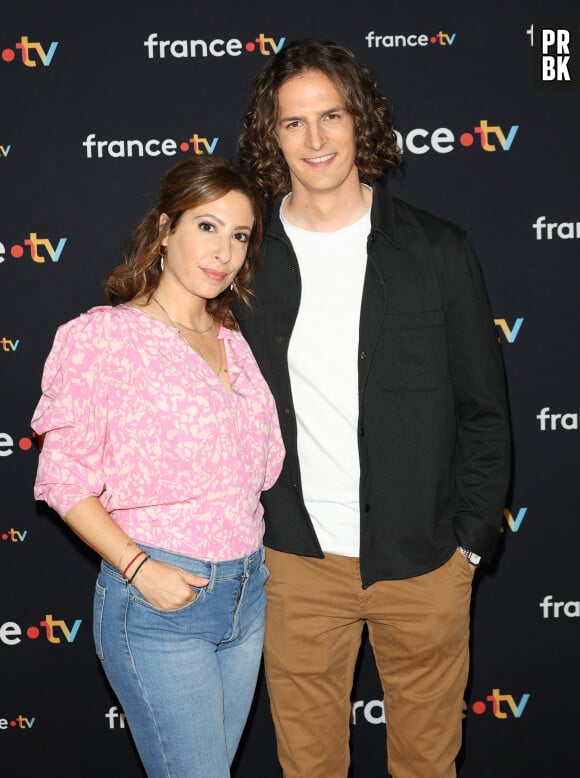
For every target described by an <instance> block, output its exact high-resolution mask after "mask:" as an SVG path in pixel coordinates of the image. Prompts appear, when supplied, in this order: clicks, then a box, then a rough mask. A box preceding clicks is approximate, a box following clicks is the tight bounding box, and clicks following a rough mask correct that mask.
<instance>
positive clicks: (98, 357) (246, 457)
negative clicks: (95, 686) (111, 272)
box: [32, 305, 284, 561]
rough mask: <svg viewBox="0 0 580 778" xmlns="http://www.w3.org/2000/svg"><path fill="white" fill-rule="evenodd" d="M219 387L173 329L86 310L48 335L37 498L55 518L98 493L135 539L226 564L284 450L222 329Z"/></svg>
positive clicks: (249, 360) (241, 350)
mask: <svg viewBox="0 0 580 778" xmlns="http://www.w3.org/2000/svg"><path fill="white" fill-rule="evenodd" d="M219 337H220V338H223V340H224V345H225V349H226V356H227V364H228V374H229V378H230V384H231V388H232V391H229V390H228V389H227V388H226V387H225V386H224V385H223V384H222V382H221V381H220V380H219V379H218V378H217V376H216V375H215V374H214V372H213V371H212V370H211V369H210V368H209V367H208V365H207V364H206V363H205V362H204V361H203V360H202V359H201V357H200V356H199V355H198V354H197V353H196V352H195V351H193V349H191V348H190V347H189V346H188V345H187V344H186V343H185V342H184V340H183V339H182V338H181V336H180V335H179V333H178V331H177V329H175V328H174V327H171V326H168V325H166V324H163V323H162V322H159V321H157V320H156V319H154V318H153V317H151V316H149V315H148V314H147V313H144V312H143V311H140V310H138V309H136V308H133V307H130V306H127V305H119V306H117V307H108V306H101V307H97V308H92V309H91V310H90V311H88V312H87V313H84V314H82V315H81V316H79V317H78V318H77V319H73V320H72V321H70V322H68V323H67V324H64V325H63V326H62V327H60V328H59V329H58V331H57V334H56V337H55V341H54V345H53V348H52V350H51V352H50V354H49V356H48V359H47V361H46V365H45V368H44V374H43V378H42V397H41V399H40V402H39V404H38V406H37V408H36V411H35V413H34V418H33V420H32V426H33V429H34V430H35V431H36V432H37V433H38V434H42V433H46V437H45V440H44V446H43V448H42V451H41V454H40V460H39V467H38V474H37V478H36V484H35V497H36V498H37V499H39V500H45V501H46V502H47V503H48V504H49V505H50V506H51V507H52V508H54V509H55V510H56V511H57V512H58V513H59V514H60V515H61V516H64V515H65V514H66V513H67V512H68V511H69V510H70V509H71V508H72V507H73V505H75V504H76V503H77V502H79V501H80V500H82V499H84V498H86V497H89V496H95V497H98V499H99V500H100V502H101V503H102V505H103V506H104V507H105V508H106V510H107V511H108V512H109V513H110V515H111V516H112V518H113V519H114V521H115V522H116V523H117V524H118V525H119V526H120V527H122V529H123V530H125V532H127V534H128V535H129V536H130V537H131V538H132V539H133V540H134V541H136V542H141V543H144V544H145V545H151V546H156V547H159V548H164V549H167V550H169V551H175V552H177V553H182V554H187V555H188V556H193V557H198V558H201V559H207V560H210V561H224V560H228V559H237V558H240V557H242V556H246V555H247V554H250V553H251V552H253V551H254V550H255V549H256V548H257V547H258V546H259V545H260V543H261V541H262V536H263V532H264V522H263V513H264V510H263V508H262V506H261V504H260V494H261V492H262V490H264V489H269V488H270V487H271V486H272V485H273V484H274V483H275V481H276V479H277V478H278V476H279V474H280V471H281V468H282V462H283V459H284V447H283V444H282V438H281V435H280V427H279V425H278V417H277V415H276V408H275V404H274V400H273V398H272V395H271V394H270V390H269V389H268V386H267V384H266V382H265V380H264V378H263V377H262V375H261V373H260V370H259V368H258V366H257V364H256V361H255V359H254V357H253V355H252V353H251V351H250V348H249V346H248V344H247V343H246V341H245V340H244V338H243V336H242V335H241V333H240V332H237V331H232V330H228V329H226V328H224V327H222V328H221V330H220V333H219Z"/></svg>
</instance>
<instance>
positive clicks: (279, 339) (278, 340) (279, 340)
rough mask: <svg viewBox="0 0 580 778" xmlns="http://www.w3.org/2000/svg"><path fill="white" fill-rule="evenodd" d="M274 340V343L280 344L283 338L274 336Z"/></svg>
mask: <svg viewBox="0 0 580 778" xmlns="http://www.w3.org/2000/svg"><path fill="white" fill-rule="evenodd" d="M274 340H275V341H276V343H282V341H283V340H284V338H283V337H282V335H276V337H275V338H274Z"/></svg>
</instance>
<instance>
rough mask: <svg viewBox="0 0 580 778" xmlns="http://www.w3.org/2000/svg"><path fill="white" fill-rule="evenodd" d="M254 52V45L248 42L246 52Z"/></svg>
mask: <svg viewBox="0 0 580 778" xmlns="http://www.w3.org/2000/svg"><path fill="white" fill-rule="evenodd" d="M255 50H256V44H255V43H254V42H253V41H248V42H247V43H246V51H255Z"/></svg>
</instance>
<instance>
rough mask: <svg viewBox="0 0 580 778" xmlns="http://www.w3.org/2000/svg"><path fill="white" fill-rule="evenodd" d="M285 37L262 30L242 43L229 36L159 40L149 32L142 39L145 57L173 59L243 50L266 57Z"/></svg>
mask: <svg viewBox="0 0 580 778" xmlns="http://www.w3.org/2000/svg"><path fill="white" fill-rule="evenodd" d="M285 42H286V38H279V39H278V41H276V39H275V38H271V37H266V35H264V33H263V32H261V33H259V35H258V36H257V37H256V38H253V39H251V40H249V41H247V43H245V44H244V43H242V41H241V40H239V38H229V40H224V39H223V38H214V39H213V40H211V41H207V40H203V39H201V38H200V39H197V40H174V41H170V40H169V41H160V40H159V36H158V33H156V32H152V33H149V35H148V37H147V40H146V41H143V45H144V46H145V48H146V49H147V58H148V59H155V57H158V58H159V59H165V57H166V56H167V54H169V56H171V57H174V58H175V59H182V58H184V57H192V58H195V57H207V56H208V55H209V56H211V57H224V56H226V55H227V56H229V57H239V56H240V54H242V53H243V52H244V50H245V51H247V52H248V53H250V54H253V53H254V52H258V53H260V54H261V55H262V56H264V57H268V56H270V55H271V54H277V53H278V52H279V51H280V49H281V48H282V46H283V45H284V43H285Z"/></svg>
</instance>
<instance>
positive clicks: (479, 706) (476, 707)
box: [471, 700, 487, 716]
mask: <svg viewBox="0 0 580 778" xmlns="http://www.w3.org/2000/svg"><path fill="white" fill-rule="evenodd" d="M486 707H487V706H486V704H485V702H483V701H482V700H478V702H474V703H473V705H472V706H471V710H472V711H473V712H474V713H477V715H478V716H481V714H482V713H485V709H486Z"/></svg>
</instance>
